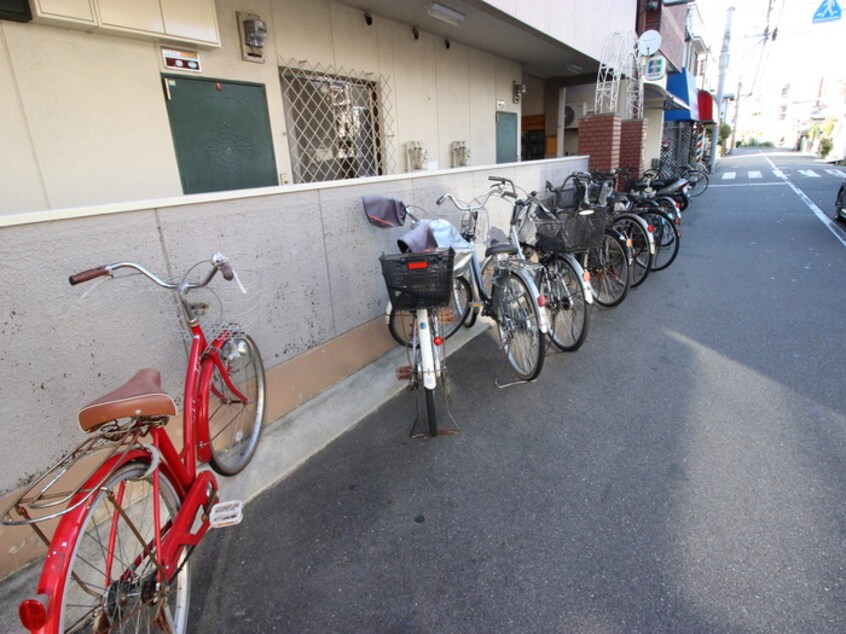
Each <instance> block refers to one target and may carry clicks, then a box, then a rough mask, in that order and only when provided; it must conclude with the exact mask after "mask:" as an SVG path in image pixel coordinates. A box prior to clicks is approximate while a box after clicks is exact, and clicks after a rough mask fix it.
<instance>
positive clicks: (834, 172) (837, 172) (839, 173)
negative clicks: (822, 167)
mask: <svg viewBox="0 0 846 634" xmlns="http://www.w3.org/2000/svg"><path fill="white" fill-rule="evenodd" d="M826 172H827V173H829V174H831V175H832V176H841V177H842V176H846V172H844V171H843V170H836V169H827V170H826Z"/></svg>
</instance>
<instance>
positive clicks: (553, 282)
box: [545, 256, 591, 352]
mask: <svg viewBox="0 0 846 634" xmlns="http://www.w3.org/2000/svg"><path fill="white" fill-rule="evenodd" d="M546 270H547V276H548V279H547V281H548V284H549V288H547V289H545V294H546V307H547V310H548V311H549V317H550V318H549V324H550V332H549V338H550V340H551V341H552V343H553V345H555V347H556V348H558V349H559V350H563V351H564V352H575V351H576V350H578V349H579V348H581V347H582V344H583V343H584V342H585V339H586V338H587V335H588V331H589V330H590V315H591V311H590V304H588V302H587V298H586V297H585V292H584V286H583V285H582V281H581V280H580V279H579V274H578V272H577V271H576V269H574V268H573V265H572V264H571V263H570V262H569V261H568V260H567V259H566V258H562V257H559V256H553V257H552V258H550V260H549V261H548V262H547V263H546Z"/></svg>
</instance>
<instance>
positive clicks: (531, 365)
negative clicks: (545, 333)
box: [495, 271, 546, 381]
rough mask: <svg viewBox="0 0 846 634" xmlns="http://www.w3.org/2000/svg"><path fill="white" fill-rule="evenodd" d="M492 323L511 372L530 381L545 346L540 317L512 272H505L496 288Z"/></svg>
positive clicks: (538, 369) (525, 286)
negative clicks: (495, 325)
mask: <svg viewBox="0 0 846 634" xmlns="http://www.w3.org/2000/svg"><path fill="white" fill-rule="evenodd" d="M495 293H496V323H497V331H498V332H499V338H500V341H501V342H502V347H503V349H504V350H505V355H506V358H507V359H508V364H509V365H510V366H511V370H512V372H514V374H515V375H516V376H517V377H518V378H519V379H521V380H523V381H533V380H534V379H536V378H537V377H538V375H539V374H540V372H541V370H542V369H543V360H544V353H545V351H546V346H545V345H544V342H543V339H542V338H541V334H542V333H541V331H540V314H539V310H540V309H539V308H538V305H537V302H536V301H535V300H534V298H533V297H532V293H531V291H529V287H528V286H527V285H526V283H525V282H524V281H523V279H522V278H521V277H520V276H519V275H517V274H516V273H514V272H513V271H512V272H509V273H508V276H507V278H506V279H505V280H504V284H502V285H497V287H496V291H495Z"/></svg>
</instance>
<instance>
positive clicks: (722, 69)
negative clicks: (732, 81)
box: [708, 6, 734, 172]
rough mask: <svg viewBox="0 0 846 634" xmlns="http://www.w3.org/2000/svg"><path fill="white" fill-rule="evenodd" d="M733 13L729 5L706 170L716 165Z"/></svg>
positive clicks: (711, 169) (712, 168)
mask: <svg viewBox="0 0 846 634" xmlns="http://www.w3.org/2000/svg"><path fill="white" fill-rule="evenodd" d="M733 13H734V7H733V6H731V7H729V8H728V10H727V11H726V31H725V34H724V35H723V48H722V49H721V50H720V78H719V82H718V83H717V122H716V123H715V124H714V127H713V129H712V131H711V165H709V166H708V171H710V172H713V171H714V168H715V167H716V165H717V144H718V142H719V139H720V123H721V122H722V120H723V117H722V112H723V88H724V87H725V83H726V72H727V71H728V65H729V43H730V42H731V16H732V14H733Z"/></svg>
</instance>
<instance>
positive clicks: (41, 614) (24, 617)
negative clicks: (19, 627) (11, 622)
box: [18, 599, 47, 631]
mask: <svg viewBox="0 0 846 634" xmlns="http://www.w3.org/2000/svg"><path fill="white" fill-rule="evenodd" d="M18 616H20V617H21V623H23V626H24V627H25V628H26V629H28V630H33V631H34V630H38V629H41V628H42V627H44V626H45V625H47V608H46V607H45V606H44V604H43V603H42V602H41V601H40V600H39V599H25V600H24V601H23V602H22V603H21V605H20V607H19V608H18Z"/></svg>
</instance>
